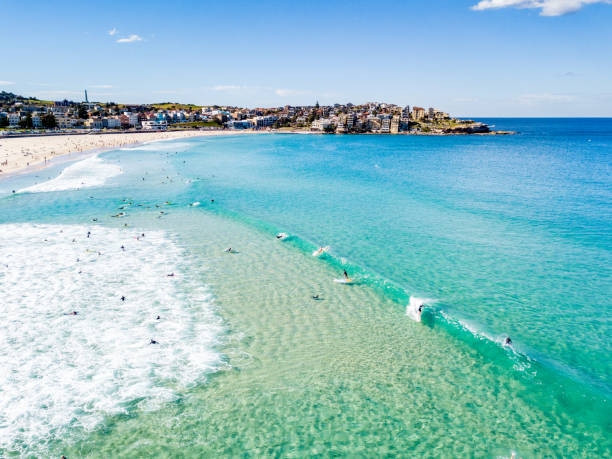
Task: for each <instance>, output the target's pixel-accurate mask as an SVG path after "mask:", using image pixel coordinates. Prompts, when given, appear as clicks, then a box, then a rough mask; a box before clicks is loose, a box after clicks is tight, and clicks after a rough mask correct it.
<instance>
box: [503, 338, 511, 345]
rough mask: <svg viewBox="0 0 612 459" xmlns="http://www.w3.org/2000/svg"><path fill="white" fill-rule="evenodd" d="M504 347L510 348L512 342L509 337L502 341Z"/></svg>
mask: <svg viewBox="0 0 612 459" xmlns="http://www.w3.org/2000/svg"><path fill="white" fill-rule="evenodd" d="M504 346H512V340H511V339H510V337H509V336H508V337H507V338H506V340H505V341H504Z"/></svg>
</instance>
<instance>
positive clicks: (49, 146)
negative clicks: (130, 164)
mask: <svg viewBox="0 0 612 459" xmlns="http://www.w3.org/2000/svg"><path fill="white" fill-rule="evenodd" d="M250 132H251V133H252V131H250ZM241 133H246V132H242V131H196V130H193V131H166V132H163V131H162V132H137V133H130V134H126V133H117V134H86V135H82V134H81V135H80V134H77V135H53V136H35V137H16V138H10V137H0V178H1V177H3V176H5V175H6V174H8V173H11V172H16V171H19V170H21V169H25V168H27V167H28V166H34V165H37V166H40V167H45V165H46V164H47V163H48V161H49V160H51V159H53V158H56V157H58V156H62V155H66V154H69V153H76V152H81V151H87V150H95V149H102V148H116V147H121V146H124V145H129V144H134V143H141V142H151V141H155V140H164V139H178V138H183V137H195V136H215V135H228V134H241Z"/></svg>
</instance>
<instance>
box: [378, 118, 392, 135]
mask: <svg viewBox="0 0 612 459" xmlns="http://www.w3.org/2000/svg"><path fill="white" fill-rule="evenodd" d="M380 132H381V133H382V134H389V133H390V132H391V120H390V119H389V118H385V119H383V120H382V124H381V126H380Z"/></svg>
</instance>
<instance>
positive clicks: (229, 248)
mask: <svg viewBox="0 0 612 459" xmlns="http://www.w3.org/2000/svg"><path fill="white" fill-rule="evenodd" d="M225 251H226V252H227V253H232V252H233V251H234V249H232V248H231V247H228V248H227V249H225Z"/></svg>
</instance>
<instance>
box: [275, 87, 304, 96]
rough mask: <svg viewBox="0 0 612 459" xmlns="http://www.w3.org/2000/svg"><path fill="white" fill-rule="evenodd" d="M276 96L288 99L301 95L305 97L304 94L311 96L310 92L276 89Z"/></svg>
mask: <svg viewBox="0 0 612 459" xmlns="http://www.w3.org/2000/svg"><path fill="white" fill-rule="evenodd" d="M274 92H275V94H276V95H277V96H281V97H288V96H300V95H304V94H309V91H299V90H297V89H282V88H280V89H276V90H275V91H274Z"/></svg>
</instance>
